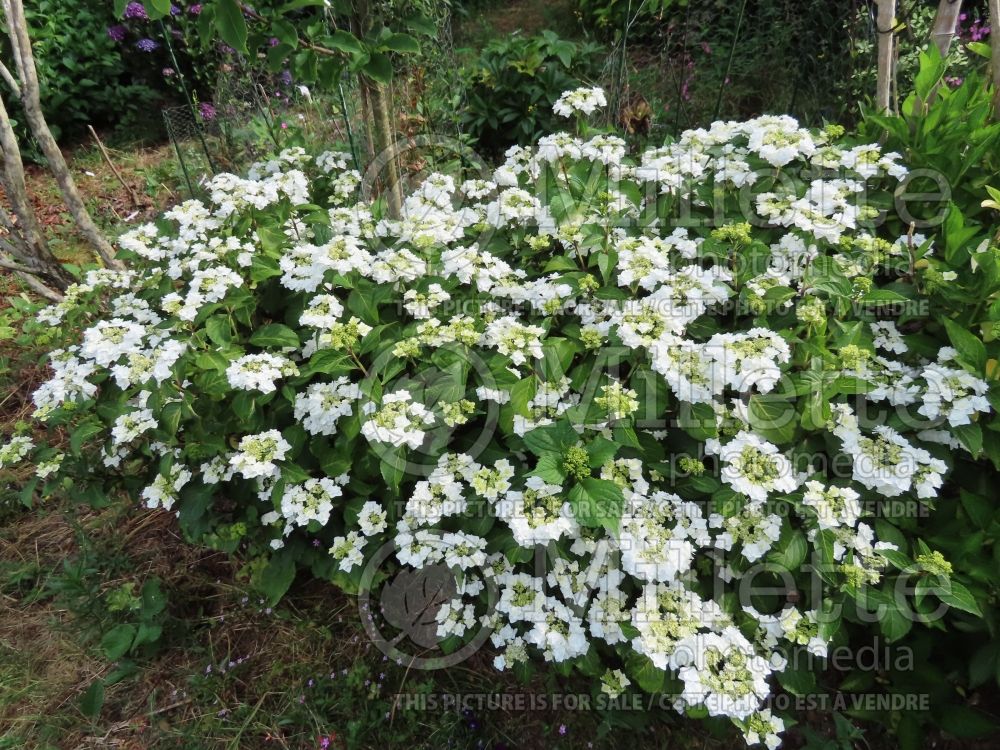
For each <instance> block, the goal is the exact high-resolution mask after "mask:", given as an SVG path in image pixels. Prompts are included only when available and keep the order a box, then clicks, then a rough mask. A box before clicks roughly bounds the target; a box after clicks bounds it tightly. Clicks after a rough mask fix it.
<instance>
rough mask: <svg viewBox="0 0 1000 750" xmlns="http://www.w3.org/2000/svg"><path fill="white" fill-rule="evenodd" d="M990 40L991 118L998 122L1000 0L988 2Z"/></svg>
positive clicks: (999, 109)
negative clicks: (991, 47)
mask: <svg viewBox="0 0 1000 750" xmlns="http://www.w3.org/2000/svg"><path fill="white" fill-rule="evenodd" d="M990 28H991V29H993V33H992V34H990V40H991V43H992V45H993V54H992V55H991V56H990V77H991V78H992V79H993V116H994V117H995V118H997V119H998V120H1000V0H990Z"/></svg>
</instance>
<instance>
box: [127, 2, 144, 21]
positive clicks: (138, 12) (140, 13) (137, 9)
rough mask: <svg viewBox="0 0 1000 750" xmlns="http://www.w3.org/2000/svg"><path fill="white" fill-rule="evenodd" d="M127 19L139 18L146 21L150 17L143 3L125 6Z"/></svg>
mask: <svg viewBox="0 0 1000 750" xmlns="http://www.w3.org/2000/svg"><path fill="white" fill-rule="evenodd" d="M125 18H138V19H141V20H143V21H145V20H147V19H148V18H149V16H147V15H146V9H145V8H144V7H143V6H142V3H134V2H133V3H129V4H128V5H126V6H125Z"/></svg>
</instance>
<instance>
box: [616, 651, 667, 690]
mask: <svg viewBox="0 0 1000 750" xmlns="http://www.w3.org/2000/svg"><path fill="white" fill-rule="evenodd" d="M625 672H626V674H627V675H628V677H629V679H631V680H632V681H633V682H634V683H635V684H636V685H638V686H639V687H640V688H642V689H643V690H645V691H646V692H647V693H662V692H663V690H664V686H665V684H666V680H667V673H666V672H665V671H664V670H662V669H659V668H658V667H657V666H656V665H655V664H653V662H652V660H650V658H649V657H648V656H645V655H644V654H637V653H636V652H635V651H633V650H632V649H627V655H626V657H625Z"/></svg>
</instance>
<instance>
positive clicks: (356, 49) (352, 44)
mask: <svg viewBox="0 0 1000 750" xmlns="http://www.w3.org/2000/svg"><path fill="white" fill-rule="evenodd" d="M325 41H326V44H327V45H328V46H330V47H332V48H333V49H336V50H340V51H341V52H346V53H347V54H349V55H360V54H361V53H362V52H364V47H363V46H362V45H361V42H360V41H359V40H358V38H357V37H356V36H354V34H351V33H350V32H347V31H344V30H342V29H337V31H335V32H333V33H332V34H331V35H330V36H329V37H327V38H326V39H325Z"/></svg>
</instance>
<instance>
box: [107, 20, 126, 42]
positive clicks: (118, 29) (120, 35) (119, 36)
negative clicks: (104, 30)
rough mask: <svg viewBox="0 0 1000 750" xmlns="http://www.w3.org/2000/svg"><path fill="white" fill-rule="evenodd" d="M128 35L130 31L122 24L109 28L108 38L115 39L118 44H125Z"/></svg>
mask: <svg viewBox="0 0 1000 750" xmlns="http://www.w3.org/2000/svg"><path fill="white" fill-rule="evenodd" d="M127 33H128V29H126V28H125V27H124V26H122V25H121V24H120V23H119V24H115V25H114V26H108V36H109V37H111V38H112V39H114V40H115V41H116V42H124V41H125V35H126V34H127Z"/></svg>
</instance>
